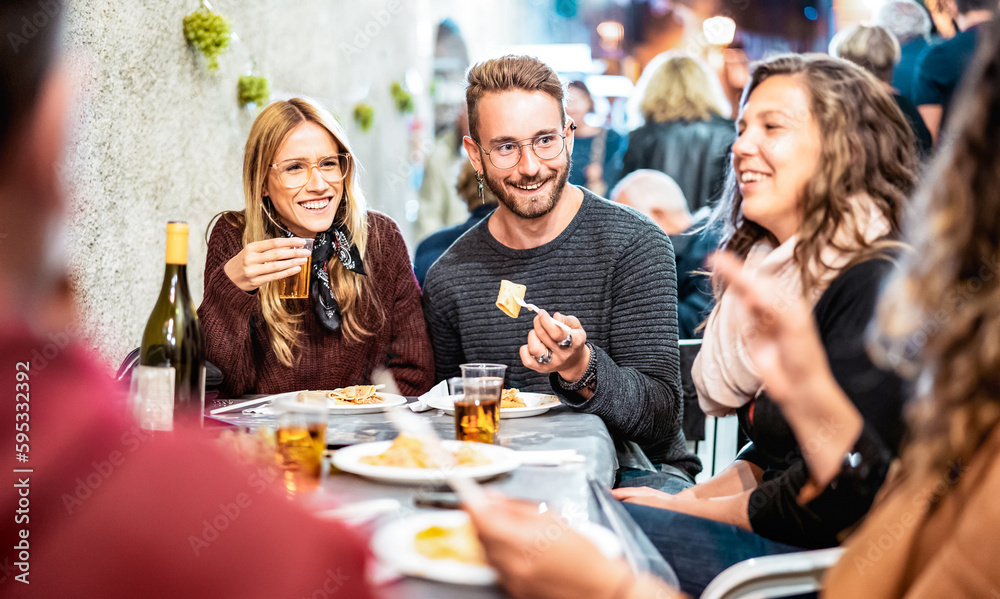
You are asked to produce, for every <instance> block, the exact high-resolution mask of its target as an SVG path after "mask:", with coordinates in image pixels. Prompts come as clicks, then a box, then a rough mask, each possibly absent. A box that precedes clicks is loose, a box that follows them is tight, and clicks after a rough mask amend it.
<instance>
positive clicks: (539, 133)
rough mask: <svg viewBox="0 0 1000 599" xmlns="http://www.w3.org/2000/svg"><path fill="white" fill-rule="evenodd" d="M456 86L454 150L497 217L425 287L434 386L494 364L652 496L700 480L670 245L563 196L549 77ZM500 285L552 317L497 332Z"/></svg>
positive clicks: (642, 224) (492, 75) (477, 71)
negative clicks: (594, 435) (478, 365)
mask: <svg viewBox="0 0 1000 599" xmlns="http://www.w3.org/2000/svg"><path fill="white" fill-rule="evenodd" d="M468 80H469V87H468V89H467V91H466V100H467V102H468V113H469V132H470V137H466V138H465V140H464V143H465V149H466V151H467V152H468V153H469V158H470V160H471V162H472V166H473V167H474V168H475V170H476V174H477V177H478V179H479V181H480V184H481V185H487V186H489V188H490V190H491V191H493V193H494V194H495V195H496V196H497V198H498V199H499V200H500V206H499V207H498V208H497V210H496V211H495V212H493V214H492V215H490V216H489V217H487V218H486V219H484V220H483V221H481V222H480V223H479V224H478V225H476V226H475V227H473V228H472V229H471V230H469V231H468V232H467V233H466V234H465V235H463V236H462V237H461V238H459V240H458V241H456V242H455V243H454V244H453V245H452V246H451V247H450V248H449V249H448V251H447V252H445V253H444V255H442V256H441V258H440V259H439V260H438V261H437V262H436V263H435V264H434V265H433V266H432V267H431V268H430V270H429V271H428V273H427V279H426V283H425V287H424V313H425V316H426V318H427V323H428V326H429V328H430V332H431V337H432V342H433V345H434V352H435V362H436V371H437V372H436V374H437V379H438V380H441V379H444V378H448V377H451V376H457V375H458V374H459V368H458V366H459V364H461V363H464V362H479V361H484V362H499V363H503V364H507V366H508V369H507V374H508V379H507V386H508V387H516V388H519V389H521V390H522V391H532V392H542V393H553V392H554V393H557V394H558V395H559V396H560V398H561V399H562V401H563V402H564V403H566V404H568V405H569V406H570V407H572V408H573V409H576V410H579V411H582V412H588V413H593V414H597V415H599V416H600V417H601V418H602V419H603V420H604V422H605V423H606V424H607V425H608V428H609V430H610V431H611V433H612V435H614V436H615V437H616V438H618V439H622V440H634V441H636V442H638V443H639V444H640V445H642V446H643V448H644V449H645V450H646V453H647V454H648V455H649V457H650V458H651V459H652V460H653V461H654V462H658V463H661V464H663V466H662V467H661V469H662V470H664V471H665V472H666V473H667V474H668V476H667V477H665V479H666V481H665V484H663V485H661V486H662V487H663V488H664V489H667V490H673V491H677V490H680V489H682V488H684V487H686V486H689V485H690V484H692V482H693V479H692V477H693V476H694V474H696V473H697V472H698V471H699V470H700V469H701V466H700V464H699V463H698V461H697V458H695V457H694V456H691V455H690V454H688V453H687V451H686V449H685V444H684V435H683V433H682V432H681V428H680V426H681V419H682V408H681V392H680V374H679V354H678V349H677V286H676V275H675V271H674V268H675V267H674V255H673V250H672V248H671V245H670V241H669V240H668V239H667V237H666V235H665V234H664V233H663V231H662V230H660V229H659V228H658V227H657V226H656V225H655V224H653V223H652V222H651V221H649V220H648V219H647V218H645V217H643V216H642V215H640V214H639V213H637V212H635V211H633V210H630V209H628V208H625V207H622V206H619V205H616V204H614V203H612V202H609V201H607V200H605V199H603V198H600V197H598V196H596V195H594V194H593V193H591V192H590V191H588V190H586V189H583V188H580V187H576V186H573V185H567V184H566V180H567V178H568V176H569V170H570V155H571V154H572V150H573V130H574V129H575V125H574V123H573V120H572V119H570V118H567V116H566V111H565V108H564V99H563V95H564V90H563V87H562V84H561V83H560V81H559V78H558V76H557V75H556V74H555V72H554V71H553V70H552V69H551V68H549V67H548V66H547V65H545V64H544V63H542V62H540V61H538V60H536V59H534V58H530V57H524V56H505V57H503V58H498V59H495V60H489V61H486V62H484V63H481V64H478V65H476V66H474V67H473V68H472V69H471V70H470V71H469V74H468ZM502 279H508V280H511V281H514V282H515V283H520V284H523V285H526V286H527V296H526V299H527V300H528V301H531V302H533V303H535V304H537V305H539V306H542V307H545V308H548V309H550V310H552V311H553V312H554V313H553V314H552V315H550V314H549V313H548V312H544V313H542V314H540V315H538V316H536V317H535V318H534V319H533V320H532V319H530V318H528V317H527V316H525V315H524V314H522V315H521V317H520V318H518V319H516V320H511V319H510V318H508V317H507V316H506V315H504V313H502V312H501V311H500V310H498V309H497V308H496V307H494V301H495V300H496V297H497V292H498V291H499V289H500V281H501V280H502ZM570 314H572V316H570ZM556 321H559V322H561V323H563V324H565V325H567V326H568V327H569V328H570V330H571V332H570V333H569V334H567V333H566V332H565V330H564V329H563V328H562V327H560V326H559V325H558V324H557V323H556ZM647 484H648V481H647Z"/></svg>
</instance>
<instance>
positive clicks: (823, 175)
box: [710, 54, 918, 296]
mask: <svg viewBox="0 0 1000 599" xmlns="http://www.w3.org/2000/svg"><path fill="white" fill-rule="evenodd" d="M777 75H790V76H794V77H796V78H798V79H799V80H800V81H801V82H802V85H803V86H804V88H805V89H806V90H807V91H808V93H809V97H810V112H811V113H812V116H813V118H815V119H816V122H817V124H818V125H819V129H820V133H821V135H822V136H823V144H822V150H821V153H820V162H819V166H818V167H817V171H816V173H815V175H814V176H813V177H812V178H811V179H810V181H809V184H808V185H806V188H805V189H804V190H803V192H802V197H801V198H800V200H799V208H800V209H801V211H802V226H801V228H800V229H799V231H798V233H799V241H798V244H797V245H796V246H795V261H796V263H797V264H798V265H799V269H800V272H801V277H802V289H803V293H804V294H805V295H807V296H808V295H809V294H810V293H811V291H812V290H813V289H815V288H816V286H817V284H818V277H819V275H820V274H821V273H817V272H815V269H814V268H810V264H815V265H818V266H820V267H828V266H829V265H826V264H824V263H822V261H821V258H820V252H821V251H822V250H823V249H824V248H826V247H834V248H836V249H838V250H841V251H842V252H850V253H851V254H852V255H853V259H852V260H851V261H850V262H849V263H848V264H847V266H850V265H851V264H853V263H857V262H860V261H863V260H865V259H868V258H870V257H871V256H872V255H875V254H877V253H880V252H883V251H884V250H886V249H888V248H889V247H892V246H898V245H899V244H898V243H896V242H893V241H887V240H877V241H875V242H874V243H868V242H867V241H866V240H865V238H864V231H854V232H853V238H854V239H853V242H854V244H853V246H852V248H846V247H839V246H838V245H837V243H836V242H835V241H834V234H835V233H836V232H837V230H838V229H839V228H840V227H841V225H842V224H843V223H845V221H847V220H848V218H849V216H848V215H849V214H850V213H851V205H850V204H851V201H852V197H853V196H855V195H857V194H860V193H864V194H867V195H868V196H869V197H870V198H871V199H872V201H874V202H875V204H876V207H877V209H878V210H879V212H881V213H882V215H884V216H885V218H886V220H887V221H888V222H889V225H890V234H889V236H890V237H891V238H895V237H897V236H898V234H899V221H900V216H901V213H902V209H903V205H904V204H905V202H906V199H907V197H908V196H909V194H910V193H911V192H912V191H913V188H914V186H915V184H916V179H917V164H918V163H917V155H916V150H915V146H916V143H915V141H914V137H913V132H912V131H911V130H910V126H909V125H908V124H907V122H906V117H904V116H903V113H902V112H901V111H900V109H899V107H898V106H897V105H896V103H895V102H894V101H893V99H892V98H891V97H890V96H889V94H888V92H886V91H885V90H884V89H883V87H882V85H881V84H880V83H879V82H878V80H877V79H875V77H874V76H873V75H872V74H871V73H868V72H867V71H865V70H864V69H862V68H861V67H859V66H857V65H854V64H851V63H849V62H847V61H846V60H840V59H837V58H831V57H829V56H826V55H824V54H806V55H783V56H777V57H775V58H771V59H769V60H765V61H762V62H758V63H756V64H754V65H753V67H752V72H751V75H750V81H749V82H748V83H747V86H746V88H745V89H744V90H743V97H742V99H741V101H740V113H741V114H742V112H743V110H744V109H745V108H746V104H747V101H748V99H749V98H750V94H752V93H753V91H754V89H756V88H757V86H759V85H760V84H761V83H763V82H764V81H765V80H767V79H768V78H770V77H774V76H777ZM742 204H743V196H742V195H741V194H740V190H739V185H738V183H737V181H736V176H735V173H734V172H733V171H732V168H730V169H729V173H728V174H727V177H726V184H725V190H724V191H723V194H722V198H721V199H720V200H719V202H718V205H717V206H716V208H715V214H714V217H713V224H712V225H710V226H718V227H720V228H721V229H722V235H723V242H722V247H723V248H725V249H727V250H729V251H732V252H734V253H736V254H738V255H739V256H741V257H746V255H747V253H748V252H749V251H750V248H751V247H753V245H754V244H756V243H757V242H758V241H761V240H764V239H767V240H769V241H771V242H772V243H774V244H775V245H778V240H777V239H776V238H775V237H774V235H772V234H771V233H770V232H769V231H768V230H767V229H765V228H764V227H762V226H761V225H759V224H757V223H755V222H753V221H751V220H749V219H746V218H744V217H743V211H742Z"/></svg>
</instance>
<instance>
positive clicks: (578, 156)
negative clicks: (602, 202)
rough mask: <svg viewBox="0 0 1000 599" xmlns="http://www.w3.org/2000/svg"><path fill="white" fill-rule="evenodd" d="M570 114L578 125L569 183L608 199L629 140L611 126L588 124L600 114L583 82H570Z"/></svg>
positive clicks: (568, 114) (568, 111) (568, 109)
mask: <svg viewBox="0 0 1000 599" xmlns="http://www.w3.org/2000/svg"><path fill="white" fill-rule="evenodd" d="M566 115H567V116H569V117H570V118H571V119H573V122H574V123H575V124H576V129H575V130H574V132H573V161H572V163H571V164H570V170H569V182H570V184H571V185H577V186H579V187H586V188H587V189H589V190H590V191H592V192H594V193H595V194H597V195H599V196H601V197H605V196H606V194H607V193H608V190H609V189H611V188H612V187H614V186H615V183H617V182H618V173H619V172H620V171H621V169H622V154H624V153H625V142H626V140H625V138H623V137H622V136H621V135H619V134H618V132H617V131H615V130H614V129H612V128H610V127H608V126H605V125H601V124H596V125H595V124H591V123H588V122H587V120H588V119H587V117H588V116H592V117H596V116H597V115H596V114H594V96H592V95H591V93H590V89H588V88H587V84H586V83H584V82H583V81H579V80H574V81H570V82H569V84H568V85H567V86H566Z"/></svg>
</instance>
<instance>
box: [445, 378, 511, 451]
mask: <svg viewBox="0 0 1000 599" xmlns="http://www.w3.org/2000/svg"><path fill="white" fill-rule="evenodd" d="M448 389H449V391H450V392H451V395H452V396H453V397H454V398H455V438H456V439H458V440H459V441H475V442H477V443H496V442H497V441H498V439H497V433H498V432H499V430H500V394H501V393H502V392H503V378H501V377H455V378H452V379H448Z"/></svg>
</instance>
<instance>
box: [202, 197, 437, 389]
mask: <svg viewBox="0 0 1000 599" xmlns="http://www.w3.org/2000/svg"><path fill="white" fill-rule="evenodd" d="M234 220H235V219H227V218H226V217H223V218H220V219H219V222H218V223H216V225H215V228H214V229H213V230H212V236H211V238H210V239H209V242H208V258H207V260H206V261H205V299H204V301H202V303H201V306H200V307H199V308H198V318H200V319H201V332H202V336H203V338H204V341H205V349H206V358H207V359H208V361H209V362H211V363H213V364H215V365H216V366H218V367H219V368H220V369H221V370H222V373H223V375H225V380H224V381H223V384H222V389H221V392H222V395H223V396H225V397H236V396H239V395H243V394H246V393H284V392H287V391H299V390H303V389H335V388H337V387H344V386H348V385H363V384H369V383H371V377H372V370H373V369H374V368H375V367H377V366H380V365H384V366H386V367H388V368H389V370H390V371H391V372H392V375H393V376H394V377H395V379H396V384H397V385H399V389H400V392H402V393H403V394H405V395H418V394H420V393H423V392H425V391H427V390H428V389H430V387H431V385H432V384H433V383H434V354H433V352H432V350H431V345H430V341H429V340H428V337H427V326H426V325H425V324H424V316H423V312H422V309H421V306H420V288H419V287H418V286H417V281H416V278H415V277H414V275H413V267H412V266H411V264H410V257H409V254H408V253H407V250H406V243H405V242H404V241H403V237H402V235H401V234H400V232H399V228H398V227H397V226H396V223H395V222H393V220H392V219H391V218H389V217H388V216H386V215H384V214H381V213H378V212H372V211H369V213H368V226H369V236H368V248H367V250H366V252H365V256H364V266H365V272H366V273H368V275H367V276H368V277H369V279H370V282H372V283H374V286H373V291H374V294H375V297H376V299H377V302H378V303H379V304H380V305H381V307H382V311H383V312H384V313H385V322H384V324H383V325H382V327H381V328H379V329H378V330H377V331H376V332H375V334H374V335H373V336H370V337H365V338H364V339H363V340H362V341H361V342H356V343H352V342H350V341H348V340H347V339H345V338H344V335H343V334H342V332H341V331H335V332H332V331H330V330H328V329H326V328H325V327H324V326H323V325H322V324H320V322H319V319H317V318H316V314H315V312H314V311H313V300H312V299H311V298H310V299H304V300H286V301H287V302H289V304H290V305H291V307H292V308H295V307H296V306H298V307H300V308H301V309H302V311H303V323H302V327H301V329H300V333H299V342H298V346H297V349H296V352H295V355H296V357H297V359H298V362H297V363H296V364H295V365H294V366H293V367H291V368H289V367H287V366H284V365H283V364H282V363H281V362H279V361H278V358H277V356H276V355H275V353H274V350H273V349H272V348H271V338H270V333H269V332H268V329H267V322H266V321H265V320H264V316H263V314H262V312H261V306H260V299H259V298H258V297H257V294H256V293H247V292H245V291H243V290H241V289H240V288H239V287H237V286H236V285H235V284H234V283H233V281H232V280H231V279H230V278H229V276H228V275H227V274H226V272H225V265H226V262H228V261H229V260H230V259H231V258H232V257H233V256H235V255H236V254H238V253H239V252H240V250H241V249H242V248H243V228H242V225H237V224H234V222H233V221H234ZM368 315H369V316H370V311H369V314H368ZM365 322H371V320H366V321H365ZM368 328H371V325H369V327H368Z"/></svg>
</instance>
